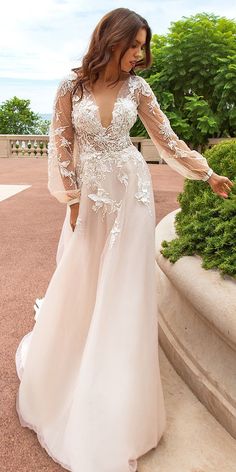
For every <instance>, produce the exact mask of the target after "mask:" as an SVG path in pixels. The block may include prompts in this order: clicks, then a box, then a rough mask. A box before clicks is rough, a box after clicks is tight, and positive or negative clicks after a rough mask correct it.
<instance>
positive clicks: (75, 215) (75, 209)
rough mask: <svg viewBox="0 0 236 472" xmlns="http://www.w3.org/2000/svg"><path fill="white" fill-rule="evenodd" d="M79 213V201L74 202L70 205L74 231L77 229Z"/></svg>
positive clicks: (71, 223)
mask: <svg viewBox="0 0 236 472" xmlns="http://www.w3.org/2000/svg"><path fill="white" fill-rule="evenodd" d="M78 214H79V203H73V205H70V225H71V228H72V231H74V230H75V225H76V221H77V218H78Z"/></svg>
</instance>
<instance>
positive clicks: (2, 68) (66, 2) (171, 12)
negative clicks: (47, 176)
mask: <svg viewBox="0 0 236 472" xmlns="http://www.w3.org/2000/svg"><path fill="white" fill-rule="evenodd" d="M118 7H125V8H129V9H131V10H134V11H136V12H137V13H139V14H140V15H142V16H143V17H144V18H146V20H147V21H148V23H149V25H150V27H151V29H152V33H153V34H166V33H168V29H169V27H170V26H171V22H174V21H177V20H180V19H181V18H182V17H184V16H185V17H189V16H191V15H195V14H196V13H202V12H206V13H214V14H216V15H219V16H225V17H227V18H230V19H235V20H236V3H235V0H224V1H223V2H222V0H145V1H144V0H126V1H125V2H124V1H111V0H109V1H108V0H100V1H98V0H86V1H85V0H40V2H37V3H36V2H34V1H33V0H21V1H20V2H19V0H7V1H5V2H4V4H3V5H2V6H1V28H0V103H2V102H4V101H5V100H7V99H10V98H12V97H13V96H14V95H16V96H17V97H19V98H27V99H30V106H31V109H32V110H33V111H34V112H38V113H51V112H52V105H53V99H54V95H55V91H56V88H57V85H58V83H59V81H60V80H61V79H62V78H63V77H65V76H66V75H67V74H68V73H69V71H70V70H71V68H72V67H76V66H78V65H80V64H81V61H82V57H83V55H84V54H85V53H86V51H87V49H88V45H89V41H90V38H91V35H92V32H93V30H94V28H95V26H96V25H97V23H98V21H100V19H101V18H102V17H103V15H104V14H105V13H107V12H109V11H111V10H113V9H114V8H118Z"/></svg>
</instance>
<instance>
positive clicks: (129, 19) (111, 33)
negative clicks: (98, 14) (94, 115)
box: [72, 8, 152, 99]
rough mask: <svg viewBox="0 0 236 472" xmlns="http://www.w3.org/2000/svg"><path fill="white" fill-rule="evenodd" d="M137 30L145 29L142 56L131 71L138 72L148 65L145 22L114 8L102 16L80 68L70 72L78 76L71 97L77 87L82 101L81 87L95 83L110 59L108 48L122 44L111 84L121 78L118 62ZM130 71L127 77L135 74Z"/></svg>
mask: <svg viewBox="0 0 236 472" xmlns="http://www.w3.org/2000/svg"><path fill="white" fill-rule="evenodd" d="M140 28H145V30H146V42H145V45H144V57H143V58H142V59H141V60H139V61H137V63H136V65H135V67H134V68H138V69H140V70H142V69H146V68H148V67H149V66H150V65H151V63H152V55H151V50H150V42H151V37H152V31H151V28H150V26H149V25H148V22H147V21H146V20H145V18H143V17H142V16H141V15H139V14H138V13H136V12H134V11H132V10H129V9H128V8H116V9H115V10H112V11H110V12H108V13H106V14H105V15H104V16H103V17H102V18H101V20H100V21H99V23H98V24H97V26H96V28H95V29H94V31H93V33H92V36H91V41H90V44H89V48H88V52H87V53H86V54H85V55H84V57H83V59H82V65H81V66H80V67H76V68H73V69H72V70H73V71H74V72H76V73H77V76H78V77H77V79H76V82H75V85H74V88H73V94H74V93H75V92H76V90H77V88H78V87H79V86H80V88H81V99H82V96H83V84H85V83H89V85H90V87H91V86H92V84H93V83H94V82H96V80H97V79H98V76H99V72H101V71H102V70H103V69H104V68H105V67H106V65H107V64H108V62H109V60H110V58H111V56H112V48H113V47H114V46H116V45H118V44H122V46H123V47H122V50H121V53H120V58H119V63H118V77H117V79H116V80H115V81H114V82H113V83H112V84H114V85H115V84H116V83H117V82H118V81H119V79H120V77H121V59H122V57H123V56H124V54H125V52H126V51H127V49H129V48H130V45H131V43H132V41H134V39H135V37H136V34H137V32H138V30H139V29H140ZM134 68H132V69H131V71H130V72H129V74H130V75H136V73H135V70H134ZM85 88H86V86H85Z"/></svg>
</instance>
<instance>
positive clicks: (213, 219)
mask: <svg viewBox="0 0 236 472" xmlns="http://www.w3.org/2000/svg"><path fill="white" fill-rule="evenodd" d="M204 155H205V157H206V158H207V161H208V163H209V166H210V167H212V168H213V170H214V171H215V172H216V173H217V174H219V175H225V176H227V177H228V178H229V179H230V180H231V181H233V182H234V186H233V187H232V189H231V192H230V193H229V196H228V198H222V197H220V196H219V195H217V194H216V193H214V192H213V191H212V189H211V187H210V185H209V184H207V183H206V182H203V181H196V180H190V179H186V180H185V182H184V188H183V192H181V193H180V194H179V195H178V197H177V200H178V202H179V204H180V208H181V210H180V211H179V212H178V213H177V214H176V217H175V229H176V234H177V238H176V239H173V240H172V241H169V242H168V241H162V247H163V249H162V250H161V253H162V254H163V256H165V257H167V258H168V259H169V260H170V261H171V262H173V263H174V262H176V261H177V260H178V259H179V258H180V257H182V256H186V255H187V256H192V255H198V256H200V257H201V258H202V267H203V268H204V269H218V270H219V271H220V273H221V275H222V276H223V275H228V276H231V277H233V278H236V185H235V183H236V139H234V140H232V141H230V142H229V141H222V142H221V143H220V144H218V145H215V146H213V147H212V149H208V150H207V151H206V152H205V154H204Z"/></svg>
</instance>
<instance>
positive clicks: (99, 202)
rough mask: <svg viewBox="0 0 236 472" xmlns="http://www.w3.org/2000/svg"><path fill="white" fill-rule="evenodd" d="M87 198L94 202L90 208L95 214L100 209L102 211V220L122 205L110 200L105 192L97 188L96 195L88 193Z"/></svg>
mask: <svg viewBox="0 0 236 472" xmlns="http://www.w3.org/2000/svg"><path fill="white" fill-rule="evenodd" d="M88 198H90V199H91V200H93V201H94V202H95V203H94V205H93V206H92V209H93V210H94V211H96V212H97V211H98V210H99V209H100V208H101V209H102V219H104V216H105V214H106V213H114V212H115V211H117V210H118V208H119V207H120V205H121V203H122V202H121V201H120V202H116V201H115V200H112V198H110V195H109V193H107V192H105V190H104V189H103V188H98V189H97V193H90V194H89V195H88Z"/></svg>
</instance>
